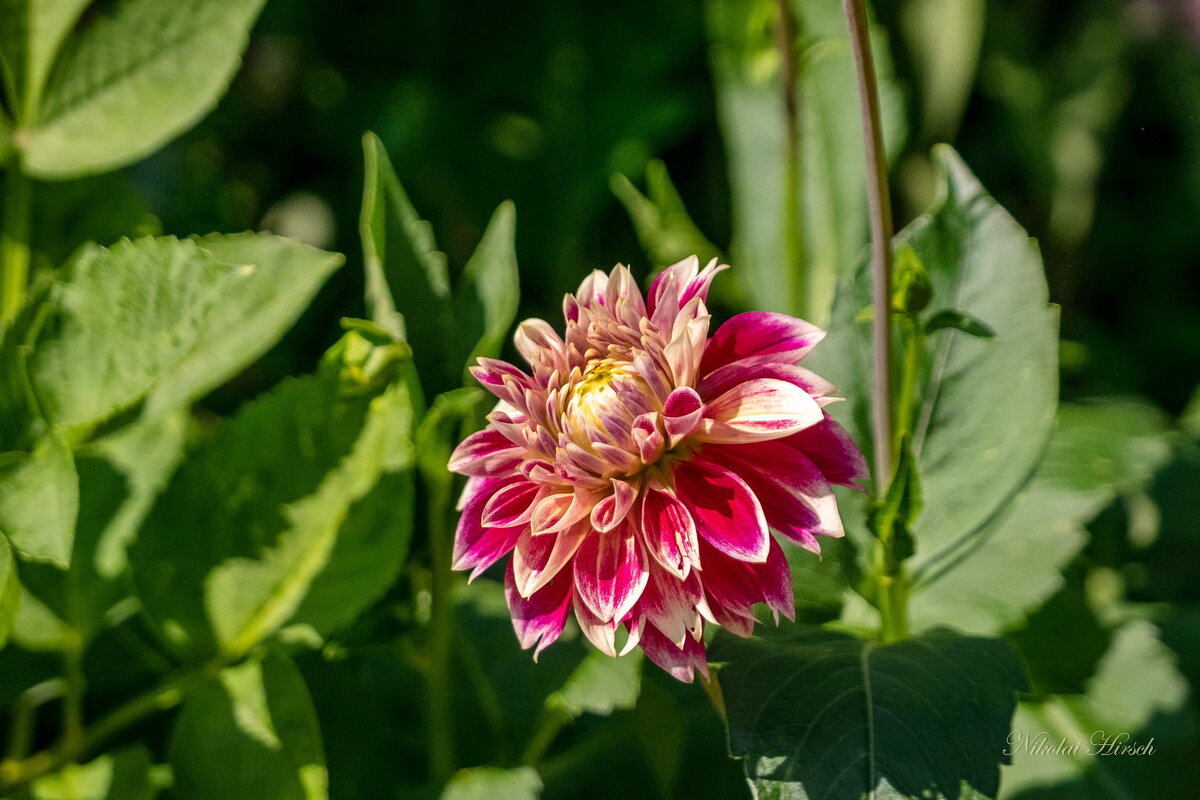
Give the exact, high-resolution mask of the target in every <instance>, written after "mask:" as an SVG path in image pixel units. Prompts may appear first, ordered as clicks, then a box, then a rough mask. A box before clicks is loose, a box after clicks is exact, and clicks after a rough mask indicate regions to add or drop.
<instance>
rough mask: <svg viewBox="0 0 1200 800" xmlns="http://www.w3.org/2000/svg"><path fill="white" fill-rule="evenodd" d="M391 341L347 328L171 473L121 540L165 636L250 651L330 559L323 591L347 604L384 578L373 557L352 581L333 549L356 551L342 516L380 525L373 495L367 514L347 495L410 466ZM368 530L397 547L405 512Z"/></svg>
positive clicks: (320, 613) (403, 394) (288, 616)
mask: <svg viewBox="0 0 1200 800" xmlns="http://www.w3.org/2000/svg"><path fill="white" fill-rule="evenodd" d="M398 347H402V346H399V345H383V346H380V347H375V346H372V345H369V344H368V343H367V342H366V340H365V339H363V338H362V337H361V336H360V335H359V334H358V333H356V332H353V331H352V332H350V333H348V334H347V335H346V336H345V337H344V338H343V340H342V341H341V342H340V343H339V344H338V345H337V346H335V348H333V350H331V351H330V354H329V355H327V356H326V359H325V361H324V363H323V364H322V367H321V369H320V371H318V372H317V373H316V374H314V375H312V376H309V377H305V378H300V379H295V380H290V381H287V382H285V383H284V384H282V385H281V386H280V387H279V388H277V389H276V390H274V391H273V392H271V393H269V394H268V395H266V396H265V397H263V398H261V399H259V400H256V401H255V402H253V403H251V404H249V405H248V406H246V407H244V408H242V409H241V410H239V412H238V413H237V414H236V415H235V416H234V417H233V419H232V420H231V421H229V422H228V423H226V424H225V425H224V426H223V427H222V428H220V429H219V430H218V431H217V433H216V434H215V435H214V436H213V437H212V438H211V439H209V440H208V441H206V442H205V443H204V444H203V445H202V446H201V447H200V448H199V450H198V451H197V452H195V453H194V454H192V455H191V456H190V457H189V458H188V459H187V460H186V461H185V462H184V464H183V466H182V467H181V468H180V469H179V471H178V472H176V473H175V476H174V478H173V480H172V481H171V483H170V485H169V486H168V487H167V489H166V491H164V492H163V494H162V495H161V496H160V497H159V498H158V501H157V502H156V503H155V505H154V508H153V510H152V511H151V512H150V515H149V516H148V517H147V519H146V522H145V524H144V525H143V527H142V530H141V531H140V532H139V534H138V537H137V540H136V542H135V544H134V546H133V548H132V549H131V550H130V564H131V567H132V570H133V576H134V581H135V583H136V585H137V589H138V594H139V596H140V598H141V600H142V604H143V606H144V608H145V610H146V612H147V614H148V615H149V616H150V618H151V619H152V620H153V621H154V622H155V625H156V627H157V628H158V630H159V631H160V633H162V635H163V636H164V638H165V640H166V642H167V643H168V644H169V645H171V646H172V647H173V648H174V649H176V650H177V651H179V652H181V653H182V654H184V655H185V656H187V657H191V658H208V657H211V656H212V655H214V654H215V653H218V652H219V653H222V654H224V655H225V656H229V657H236V656H237V655H239V654H241V653H244V652H246V651H248V650H249V649H250V648H251V647H253V646H254V645H255V644H256V643H257V642H259V641H261V640H262V639H264V638H266V637H267V636H269V635H271V634H272V633H273V632H274V631H275V630H277V629H278V628H279V627H281V626H283V625H285V624H287V623H288V622H290V621H293V620H294V619H295V617H296V613H297V609H299V608H300V607H301V604H302V602H303V601H304V599H305V596H306V594H307V592H308V590H309V588H310V587H311V586H312V585H313V582H314V581H316V580H321V579H320V578H319V576H320V575H321V573H322V572H323V571H324V570H326V569H327V568H328V569H330V579H331V580H332V579H333V576H337V578H336V580H337V585H336V586H325V587H324V589H323V591H324V593H325V596H326V597H327V598H328V601H329V602H340V603H344V604H345V605H346V606H348V607H352V608H353V607H361V603H362V602H364V598H366V599H370V598H373V597H375V596H376V595H377V594H378V593H379V591H380V586H379V581H381V580H384V581H390V579H391V577H392V575H391V574H390V573H389V572H386V571H384V572H381V571H380V570H374V571H372V572H371V573H369V577H367V576H364V580H362V581H358V580H355V579H354V578H353V577H352V576H350V575H349V574H348V573H349V570H348V569H347V567H346V565H345V564H343V563H341V559H343V558H351V559H354V558H358V554H356V553H352V552H351V553H348V552H347V551H346V550H345V549H339V548H337V540H338V536H339V532H340V531H341V530H343V529H344V528H345V526H346V525H347V524H350V523H354V524H385V523H386V522H387V520H386V519H383V520H380V519H379V518H378V514H380V513H382V512H381V510H380V507H379V506H378V504H377V502H378V499H377V498H376V499H373V500H371V502H373V503H376V505H374V506H373V510H374V514H375V516H372V517H370V518H369V519H367V520H365V521H364V520H362V519H361V518H356V517H355V514H356V509H355V504H356V503H359V502H360V501H363V500H364V498H369V497H370V494H371V492H372V490H373V489H374V488H375V487H376V485H377V484H378V481H379V480H380V478H381V477H383V476H386V475H392V474H395V473H399V472H403V471H405V470H408V469H410V468H411V464H412V458H413V449H412V439H411V436H412V431H411V426H412V406H411V400H410V398H409V395H408V392H407V389H406V385H405V383H404V382H403V381H402V380H400V379H399V378H398V373H399V372H400V371H401V364H399V363H397V362H396V358H398V357H401V356H399V355H397V350H396V348H398ZM394 511H395V513H396V514H403V513H406V511H407V509H406V508H404V507H403V506H402V505H401V506H398V507H397V508H396V509H394ZM350 535H351V536H352V537H357V538H358V539H359V541H360V543H361V541H362V539H363V538H368V539H369V538H370V537H362V536H359V534H356V533H355V534H350ZM371 536H372V537H376V538H378V537H380V536H383V537H389V536H397V537H400V538H401V539H402V542H401V544H400V546H401V547H403V546H404V544H405V541H406V539H407V525H406V524H399V525H394V526H386V527H384V528H382V529H379V531H376V532H372V533H371ZM392 547H394V546H393V545H389V548H392ZM381 558H387V559H389V560H393V561H394V555H386V556H381ZM335 559H336V560H337V562H338V563H336V564H334V565H332V566H331V560H335ZM348 578H349V580H347V579H348ZM385 585H386V583H385ZM341 614H342V612H341V611H339V610H336V609H335V610H323V609H319V608H318V609H312V608H311V607H310V610H309V615H308V616H309V618H308V619H307V620H305V621H307V622H309V624H313V623H314V622H316V623H320V624H325V623H329V624H332V622H337V621H339V620H340V619H341ZM330 621H332V622H330ZM319 632H321V633H324V632H327V631H325V630H321V631H319Z"/></svg>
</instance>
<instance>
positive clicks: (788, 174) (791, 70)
mask: <svg viewBox="0 0 1200 800" xmlns="http://www.w3.org/2000/svg"><path fill="white" fill-rule="evenodd" d="M775 8H776V16H775V48H776V49H777V50H778V51H779V88H780V93H781V95H782V99H783V115H784V133H785V139H784V146H785V147H786V148H787V151H786V152H785V153H784V158H783V163H784V170H783V181H784V185H783V213H784V226H783V230H784V253H785V259H786V261H785V263H786V266H787V270H788V274H789V275H790V277H791V281H790V283H791V286H792V297H791V306H792V308H793V309H795V310H796V311H797V312H798V313H802V314H803V315H804V316H805V317H808V318H812V317H813V316H814V309H812V308H811V307H810V306H811V304H812V302H813V299H812V292H811V291H809V290H810V288H811V287H810V286H809V285H808V282H809V279H808V269H807V266H808V265H807V259H806V258H805V253H804V224H803V221H802V220H801V218H800V169H801V164H800V108H799V105H800V97H799V93H798V91H797V87H796V71H797V69H798V68H799V67H798V64H797V62H796V16H795V13H794V12H793V10H792V0H776V3H775Z"/></svg>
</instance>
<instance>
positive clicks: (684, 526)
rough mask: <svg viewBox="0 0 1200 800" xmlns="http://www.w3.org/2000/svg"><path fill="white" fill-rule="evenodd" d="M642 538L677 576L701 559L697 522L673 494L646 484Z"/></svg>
mask: <svg viewBox="0 0 1200 800" xmlns="http://www.w3.org/2000/svg"><path fill="white" fill-rule="evenodd" d="M641 523H642V526H641V527H642V540H643V541H644V542H645V543H646V550H647V552H649V553H650V555H651V557H652V558H653V559H654V560H655V561H657V562H658V563H659V564H660V565H662V567H663V568H664V569H666V570H667V571H668V572H670V573H671V574H672V575H675V576H676V577H677V578H681V579H682V578H686V577H687V575H688V573H689V572H690V571H691V569H692V566H693V565H695V564H696V563H698V562H699V560H700V551H699V550H698V549H697V548H698V547H699V545H698V544H697V542H696V536H697V534H696V523H695V520H693V519H692V515H691V513H690V512H689V511H688V510H687V507H686V506H684V505H683V503H681V502H680V501H679V499H678V498H676V497H675V496H674V495H672V494H669V493H667V492H664V491H661V490H659V489H656V488H653V487H647V488H646V489H645V490H644V492H643V495H642V510H641Z"/></svg>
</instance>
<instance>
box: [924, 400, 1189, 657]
mask: <svg viewBox="0 0 1200 800" xmlns="http://www.w3.org/2000/svg"><path fill="white" fill-rule="evenodd" d="M1166 432H1167V428H1166V424H1165V420H1164V419H1163V417H1162V415H1161V413H1160V412H1157V411H1156V410H1155V409H1153V408H1151V407H1149V406H1146V405H1143V404H1140V403H1135V402H1127V401H1109V402H1101V403H1094V404H1087V405H1084V404H1072V405H1064V406H1062V407H1061V408H1060V409H1059V413H1058V420H1057V424H1056V429H1055V431H1054V434H1053V435H1052V436H1051V438H1050V445H1049V448H1048V450H1047V452H1046V457H1045V459H1044V460H1043V461H1042V463H1041V465H1040V466H1039V467H1038V471H1037V473H1036V474H1035V475H1034V477H1033V480H1032V481H1031V482H1030V484H1029V485H1028V486H1027V487H1026V488H1025V489H1024V490H1023V491H1022V492H1021V493H1020V494H1019V495H1018V496H1017V497H1016V498H1015V499H1014V500H1013V501H1012V503H1010V504H1009V506H1008V507H1007V508H1006V509H1005V510H1004V511H1003V512H1002V514H1001V516H1000V517H999V518H998V519H997V520H996V522H994V523H993V524H991V525H989V526H988V528H987V529H986V530H984V531H983V532H982V533H981V534H980V536H979V537H978V538H977V539H976V540H975V541H974V542H972V544H971V546H970V548H969V549H967V550H964V551H963V552H962V553H961V554H959V555H958V556H957V557H955V558H953V559H950V560H947V561H945V562H942V563H940V564H938V565H937V566H936V568H931V569H929V570H927V571H926V572H925V573H924V574H923V575H922V577H921V579H920V580H919V581H917V582H916V584H915V585H914V587H913V595H912V602H911V605H910V607H909V615H910V621H911V624H912V626H913V627H914V628H915V629H921V628H927V627H933V626H936V625H939V624H945V623H952V624H953V625H954V626H955V627H956V628H958V629H960V630H963V631H967V632H970V633H997V632H999V631H1002V630H1006V629H1009V628H1011V627H1013V626H1014V625H1016V624H1018V623H1019V622H1020V621H1021V620H1022V619H1024V617H1025V615H1026V614H1028V613H1029V612H1030V611H1031V610H1032V609H1034V608H1036V607H1037V606H1039V605H1040V604H1041V603H1042V602H1044V601H1045V600H1046V598H1048V597H1050V596H1051V595H1053V594H1054V593H1055V592H1056V591H1058V589H1059V588H1060V587H1061V586H1062V585H1063V578H1062V574H1061V573H1060V569H1061V568H1062V567H1063V566H1064V565H1065V564H1066V563H1067V562H1068V561H1070V560H1071V559H1072V558H1073V557H1074V556H1075V555H1076V554H1077V553H1078V552H1079V550H1080V548H1082V547H1083V545H1084V543H1085V542H1086V540H1087V533H1086V530H1085V529H1084V525H1085V524H1086V523H1087V522H1089V521H1090V520H1091V519H1092V518H1093V517H1094V516H1095V515H1096V514H1097V513H1099V512H1100V511H1101V510H1102V509H1103V508H1104V507H1105V506H1107V505H1108V504H1109V503H1110V502H1111V501H1112V500H1113V498H1114V496H1115V495H1116V494H1118V493H1125V492H1130V491H1134V490H1136V489H1138V488H1139V487H1141V486H1144V485H1145V483H1146V482H1147V481H1148V480H1149V479H1150V477H1151V476H1152V475H1153V473H1154V471H1155V470H1156V469H1157V468H1158V467H1160V466H1162V465H1163V464H1164V463H1165V462H1166V460H1167V459H1168V458H1169V457H1170V443H1169V441H1168V439H1167V436H1166Z"/></svg>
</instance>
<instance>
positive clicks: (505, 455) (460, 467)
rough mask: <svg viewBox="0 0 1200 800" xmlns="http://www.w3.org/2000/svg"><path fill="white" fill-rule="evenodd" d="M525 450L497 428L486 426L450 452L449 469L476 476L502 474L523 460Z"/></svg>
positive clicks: (514, 468)
mask: <svg viewBox="0 0 1200 800" xmlns="http://www.w3.org/2000/svg"><path fill="white" fill-rule="evenodd" d="M523 455H524V450H523V449H522V448H520V447H518V446H517V445H515V444H513V443H512V441H511V440H510V439H509V438H508V437H507V436H505V435H504V434H503V433H501V432H500V431H498V430H495V429H494V428H484V429H483V430H481V431H476V432H475V433H472V434H471V435H470V436H468V437H467V438H466V439H463V440H462V442H461V443H460V444H459V445H458V447H456V448H454V453H453V454H452V455H451V456H450V463H449V464H447V465H446V466H447V469H449V470H450V471H451V472H457V473H459V474H460V475H470V476H472V477H500V476H502V475H506V474H509V473H512V472H514V471H515V470H516V468H517V465H518V464H520V463H521V458H522V456H523Z"/></svg>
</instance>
